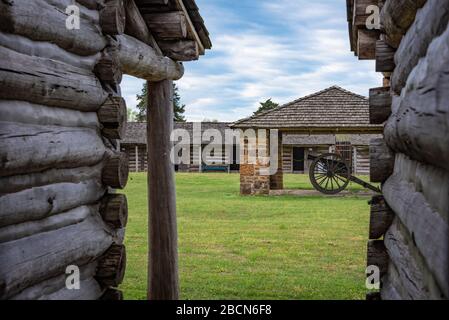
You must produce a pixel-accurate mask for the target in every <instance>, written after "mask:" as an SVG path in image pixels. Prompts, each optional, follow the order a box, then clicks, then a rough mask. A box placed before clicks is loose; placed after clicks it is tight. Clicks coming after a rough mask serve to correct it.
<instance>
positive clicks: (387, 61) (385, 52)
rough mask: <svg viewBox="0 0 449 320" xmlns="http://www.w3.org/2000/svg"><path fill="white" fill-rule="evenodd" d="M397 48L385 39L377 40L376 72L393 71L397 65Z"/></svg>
mask: <svg viewBox="0 0 449 320" xmlns="http://www.w3.org/2000/svg"><path fill="white" fill-rule="evenodd" d="M395 52H396V50H395V49H394V48H392V47H390V46H389V45H388V44H387V43H386V42H385V41H384V40H378V41H377V42H376V72H392V71H393V70H394V68H395V67H396V64H395V62H394V54H395Z"/></svg>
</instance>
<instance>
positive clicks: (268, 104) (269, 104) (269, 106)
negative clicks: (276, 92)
mask: <svg viewBox="0 0 449 320" xmlns="http://www.w3.org/2000/svg"><path fill="white" fill-rule="evenodd" d="M277 107H279V104H278V103H276V102H273V101H272V100H271V98H270V99H268V100H267V101H265V102H260V107H259V109H258V110H257V111H256V112H254V115H258V114H260V113H262V112H265V111H269V110H273V109H274V108H277Z"/></svg>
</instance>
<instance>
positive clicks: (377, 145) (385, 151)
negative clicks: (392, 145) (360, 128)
mask: <svg viewBox="0 0 449 320" xmlns="http://www.w3.org/2000/svg"><path fill="white" fill-rule="evenodd" d="M369 153H370V180H371V182H384V181H385V180H387V178H388V177H389V176H390V175H391V174H392V173H393V168H394V154H393V153H392V152H391V150H390V149H389V148H388V146H387V144H386V143H385V140H384V139H383V138H378V139H372V140H371V142H370V150H369Z"/></svg>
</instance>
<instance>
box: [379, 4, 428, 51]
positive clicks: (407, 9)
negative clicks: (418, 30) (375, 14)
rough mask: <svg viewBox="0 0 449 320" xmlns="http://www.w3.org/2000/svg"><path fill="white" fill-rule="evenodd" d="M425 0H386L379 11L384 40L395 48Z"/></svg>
mask: <svg viewBox="0 0 449 320" xmlns="http://www.w3.org/2000/svg"><path fill="white" fill-rule="evenodd" d="M426 1H427V0H387V1H385V4H384V6H383V7H382V11H381V13H380V22H381V24H382V26H383V29H384V32H385V41H386V42H387V43H388V44H389V45H390V46H392V47H393V48H397V47H398V46H399V43H400V42H401V39H402V36H403V35H404V34H405V33H406V32H407V30H408V28H409V27H410V25H411V24H412V23H413V21H414V20H415V15H416V12H417V11H418V9H419V8H421V7H422V6H423V5H424V4H425V3H426Z"/></svg>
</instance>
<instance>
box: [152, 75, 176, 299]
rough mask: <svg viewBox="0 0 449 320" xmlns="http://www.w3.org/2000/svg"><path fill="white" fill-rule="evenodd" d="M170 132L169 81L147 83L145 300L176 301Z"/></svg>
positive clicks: (174, 204) (173, 199)
mask: <svg viewBox="0 0 449 320" xmlns="http://www.w3.org/2000/svg"><path fill="white" fill-rule="evenodd" d="M172 130H173V82H172V81H171V80H163V81H160V82H148V111H147V134H148V137H147V138H148V139H147V140H148V192H149V199H148V201H149V205H148V207H149V219H148V223H149V226H148V231H149V235H148V239H149V261H148V281H149V283H148V298H149V299H150V300H177V299H178V298H179V280H178V235H177V225H176V196H175V177H174V166H173V164H172V162H171V160H170V151H171V148H172V142H171V141H170V134H171V132H172Z"/></svg>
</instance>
